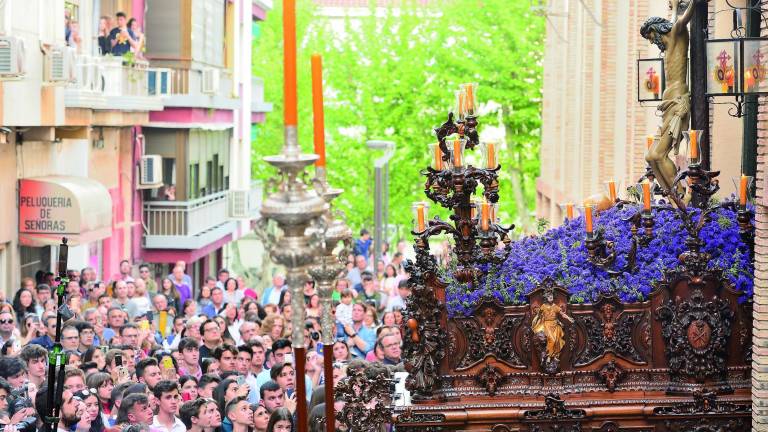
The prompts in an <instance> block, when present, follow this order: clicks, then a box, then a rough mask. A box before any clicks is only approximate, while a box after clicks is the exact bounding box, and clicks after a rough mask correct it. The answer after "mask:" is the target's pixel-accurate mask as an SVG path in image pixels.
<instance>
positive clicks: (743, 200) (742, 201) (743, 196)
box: [739, 174, 749, 207]
mask: <svg viewBox="0 0 768 432" xmlns="http://www.w3.org/2000/svg"><path fill="white" fill-rule="evenodd" d="M748 185H749V177H747V176H745V175H744V174H742V175H741V180H740V181H739V205H740V206H742V207H746V206H747V186H748Z"/></svg>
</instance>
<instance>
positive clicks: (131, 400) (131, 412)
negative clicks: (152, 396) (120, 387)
mask: <svg viewBox="0 0 768 432" xmlns="http://www.w3.org/2000/svg"><path fill="white" fill-rule="evenodd" d="M153 417H154V416H153V415H152V407H151V406H150V404H149V398H148V397H147V395H146V394H141V393H134V394H130V395H128V396H126V397H124V398H123V399H122V401H121V402H120V409H119V410H118V411H117V419H116V420H115V423H116V424H117V425H118V426H124V425H128V424H138V425H143V426H147V427H149V425H151V424H152V422H153V420H154V418H153ZM121 429H122V427H121Z"/></svg>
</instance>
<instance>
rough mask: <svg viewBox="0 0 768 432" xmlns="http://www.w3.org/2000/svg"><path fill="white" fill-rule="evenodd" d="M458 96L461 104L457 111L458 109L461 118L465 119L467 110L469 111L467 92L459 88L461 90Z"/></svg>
mask: <svg viewBox="0 0 768 432" xmlns="http://www.w3.org/2000/svg"><path fill="white" fill-rule="evenodd" d="M457 97H458V104H459V106H458V107H457V111H458V113H457V115H458V116H459V118H462V119H463V118H464V116H465V115H466V111H467V108H466V106H467V101H466V97H467V94H466V93H464V92H463V91H461V90H459V92H458V94H457Z"/></svg>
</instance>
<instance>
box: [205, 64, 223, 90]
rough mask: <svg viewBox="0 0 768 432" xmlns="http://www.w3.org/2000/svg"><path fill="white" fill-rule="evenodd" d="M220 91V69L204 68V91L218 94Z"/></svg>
mask: <svg viewBox="0 0 768 432" xmlns="http://www.w3.org/2000/svg"><path fill="white" fill-rule="evenodd" d="M218 91H219V70H218V69H214V68H209V69H203V93H206V94H216V93H218Z"/></svg>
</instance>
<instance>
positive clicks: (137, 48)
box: [127, 18, 144, 59]
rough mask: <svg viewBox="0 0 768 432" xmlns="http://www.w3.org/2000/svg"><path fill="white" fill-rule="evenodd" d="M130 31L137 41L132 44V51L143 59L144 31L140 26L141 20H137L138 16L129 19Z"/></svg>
mask: <svg viewBox="0 0 768 432" xmlns="http://www.w3.org/2000/svg"><path fill="white" fill-rule="evenodd" d="M127 27H128V31H130V32H131V34H132V35H133V40H135V41H136V45H132V46H131V52H133V53H134V54H135V55H136V58H138V59H143V58H144V33H142V32H141V29H140V28H139V22H138V21H136V18H131V19H129V20H128V25H127Z"/></svg>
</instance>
